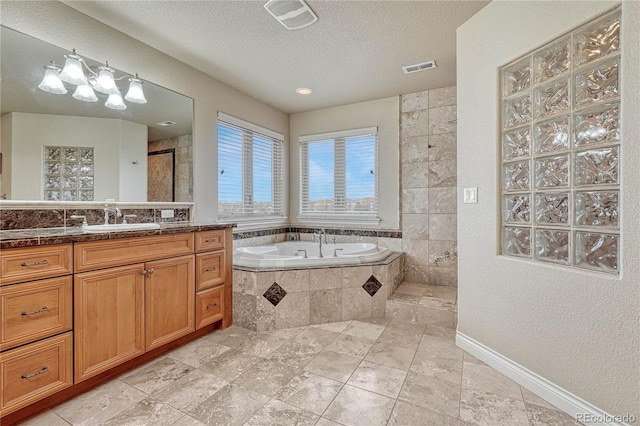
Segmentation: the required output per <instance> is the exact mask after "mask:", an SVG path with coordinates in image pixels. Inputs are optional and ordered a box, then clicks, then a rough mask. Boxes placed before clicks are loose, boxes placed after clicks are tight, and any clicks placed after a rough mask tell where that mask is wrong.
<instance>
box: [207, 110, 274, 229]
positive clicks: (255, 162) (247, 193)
mask: <svg viewBox="0 0 640 426" xmlns="http://www.w3.org/2000/svg"><path fill="white" fill-rule="evenodd" d="M283 139H284V138H283V137H282V135H279V134H278V133H275V132H272V131H270V130H268V129H263V128H260V127H258V126H255V125H253V124H251V123H247V122H244V121H242V120H240V119H237V118H235V117H231V116H227V115H225V114H222V113H220V114H219V115H218V216H219V217H220V218H239V219H242V218H259V217H271V216H273V217H282V216H284V173H283Z"/></svg>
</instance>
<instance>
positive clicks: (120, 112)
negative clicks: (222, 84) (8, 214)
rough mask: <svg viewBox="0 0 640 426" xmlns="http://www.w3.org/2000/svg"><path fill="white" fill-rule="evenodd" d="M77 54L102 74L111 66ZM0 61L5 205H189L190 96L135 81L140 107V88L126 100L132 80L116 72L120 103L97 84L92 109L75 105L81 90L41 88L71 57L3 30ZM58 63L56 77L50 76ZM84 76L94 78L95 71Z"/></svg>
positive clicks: (0, 190) (0, 188)
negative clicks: (38, 202)
mask: <svg viewBox="0 0 640 426" xmlns="http://www.w3.org/2000/svg"><path fill="white" fill-rule="evenodd" d="M69 47H70V48H71V47H72V46H69ZM78 53H79V54H80V56H81V57H82V58H83V59H84V61H85V62H86V66H87V67H89V68H91V69H92V70H93V71H95V72H96V73H97V74H100V71H101V70H100V69H99V67H104V66H105V63H99V62H96V61H94V60H91V59H88V58H86V57H84V55H82V52H78ZM0 54H1V62H0V64H1V74H0V75H1V82H2V85H1V90H0V96H1V99H0V105H1V107H2V109H1V112H0V115H1V127H0V128H1V139H0V142H1V145H0V154H1V155H0V161H1V163H2V164H0V197H4V198H5V199H11V200H58V201H72V200H80V201H103V200H107V199H113V200H116V201H138V202H139V201H163V202H166V201H192V192H193V190H192V188H193V172H192V163H193V159H192V133H193V132H192V124H193V100H192V99H191V98H189V97H187V96H184V95H181V94H179V93H176V92H173V91H171V90H168V89H165V88H163V87H160V86H157V85H155V84H153V83H150V82H149V81H146V80H143V79H144V76H143V75H142V76H140V77H139V78H140V80H139V81H142V82H143V83H142V85H141V89H142V91H143V92H142V93H143V95H142V96H143V97H144V99H146V101H147V102H146V103H142V99H141V98H140V94H139V93H138V94H136V90H139V89H140V87H133V90H134V92H133V93H132V94H131V96H129V90H128V89H129V78H135V76H133V75H131V74H129V73H125V72H122V71H120V70H117V69H115V68H113V67H112V65H111V64H109V68H111V69H112V70H113V72H112V75H114V76H115V78H116V80H115V83H116V84H117V86H118V87H119V89H120V91H121V93H122V94H125V95H124V101H123V100H122V96H121V93H118V94H114V93H111V94H107V93H102V92H101V91H100V90H97V89H100V88H102V89H103V91H109V90H111V91H113V88H111V89H108V88H106V89H105V88H104V87H100V86H98V87H97V88H96V86H95V84H97V82H96V81H92V82H91V83H93V85H90V86H91V87H89V89H90V90H91V89H92V88H93V89H96V90H93V91H92V94H93V96H95V97H97V98H98V100H97V101H95V102H87V101H83V100H79V99H78V98H79V97H81V96H80V94H78V96H76V97H74V96H73V95H74V94H75V93H76V91H77V89H78V87H79V86H78V85H77V84H71V83H69V82H66V81H60V83H59V85H57V84H58V82H57V81H56V80H55V79H54V80H53V83H52V84H53V86H46V85H45V88H46V89H50V90H43V89H42V88H39V87H38V86H39V85H40V86H42V85H43V83H44V82H43V77H44V76H45V72H49V76H50V77H55V76H56V75H55V74H52V72H53V73H57V76H60V69H61V68H62V67H63V65H64V63H65V55H67V56H69V55H72V52H71V51H70V50H65V49H62V48H60V47H57V46H54V45H52V44H49V43H47V42H44V41H42V40H38V39H36V38H33V37H30V36H27V35H25V34H22V33H19V32H16V31H14V30H11V29H9V28H6V27H2V26H0ZM104 55H105V56H106V57H108V56H109V52H104ZM52 61H53V62H54V63H55V64H56V65H57V66H58V67H59V68H60V69H58V70H52V69H51V68H46V67H47V66H48V67H50V66H51V65H52V64H51V62H52ZM84 71H85V75H86V76H87V77H89V78H90V79H91V77H92V76H93V75H92V74H91V72H89V71H87V69H86V68H84ZM129 76H131V77H129ZM93 77H98V76H93ZM107 77H108V76H107ZM64 80H68V79H67V78H65V79H64ZM98 80H99V78H98ZM50 81H51V80H47V82H50ZM76 83H77V81H76ZM134 83H136V82H134ZM107 84H108V83H107ZM56 85H57V86H56ZM60 85H61V86H60ZM52 87H53V88H52ZM84 89H87V88H84ZM65 91H66V93H64V92H65ZM54 92H59V93H54ZM92 94H91V93H89V94H88V96H89V98H91V97H92V96H91V95H92ZM114 96H115V97H119V98H120V99H115V98H114ZM110 97H111V101H110V102H109V98H110ZM108 102H109V105H110V106H106V105H105V104H106V103H108ZM114 102H115V104H114ZM123 105H124V107H125V108H124V109H122V107H123ZM114 107H115V108H119V109H112V108H114Z"/></svg>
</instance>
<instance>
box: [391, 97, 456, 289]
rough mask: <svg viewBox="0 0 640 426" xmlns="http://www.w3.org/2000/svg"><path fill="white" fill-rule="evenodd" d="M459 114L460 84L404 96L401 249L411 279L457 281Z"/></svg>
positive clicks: (445, 282)
mask: <svg viewBox="0 0 640 426" xmlns="http://www.w3.org/2000/svg"><path fill="white" fill-rule="evenodd" d="M456 117H457V115H456V87H455V86H451V87H444V88H441V89H434V90H429V91H424V92H417V93H410V94H407V95H402V96H401V111H400V152H401V164H400V169H401V170H400V175H401V188H402V202H401V209H402V211H401V213H402V214H401V217H402V248H401V250H402V251H404V252H405V253H406V254H407V261H406V269H405V276H406V279H407V280H409V281H413V282H420V283H429V284H437V285H446V286H456V285H457V281H458V278H457V262H458V249H457V246H458V245H457V239H458V236H457V213H456V212H457V195H456V194H457V191H456V186H457V180H456V179H457V178H456V173H457V170H456ZM398 250H400V249H398Z"/></svg>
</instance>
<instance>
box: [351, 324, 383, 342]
mask: <svg viewBox="0 0 640 426" xmlns="http://www.w3.org/2000/svg"><path fill="white" fill-rule="evenodd" d="M384 329H385V327H384V326H382V325H377V324H370V323H367V322H362V321H353V322H352V323H351V324H350V325H349V326H348V327H347V328H346V329H345V330H344V331H343V332H342V333H343V334H348V335H350V336H356V337H361V338H363V339H369V340H377V339H378V337H380V335H381V334H382V332H383V331H384Z"/></svg>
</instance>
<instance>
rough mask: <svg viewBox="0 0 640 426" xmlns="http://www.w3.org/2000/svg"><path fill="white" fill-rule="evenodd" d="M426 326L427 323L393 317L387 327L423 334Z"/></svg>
mask: <svg viewBox="0 0 640 426" xmlns="http://www.w3.org/2000/svg"><path fill="white" fill-rule="evenodd" d="M426 327H427V326H426V325H425V324H420V323H415V322H411V321H403V320H401V319H398V318H393V319H392V320H391V322H389V325H388V327H387V328H390V329H392V330H400V331H407V332H410V333H418V334H422V333H424V330H425V328H426Z"/></svg>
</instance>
